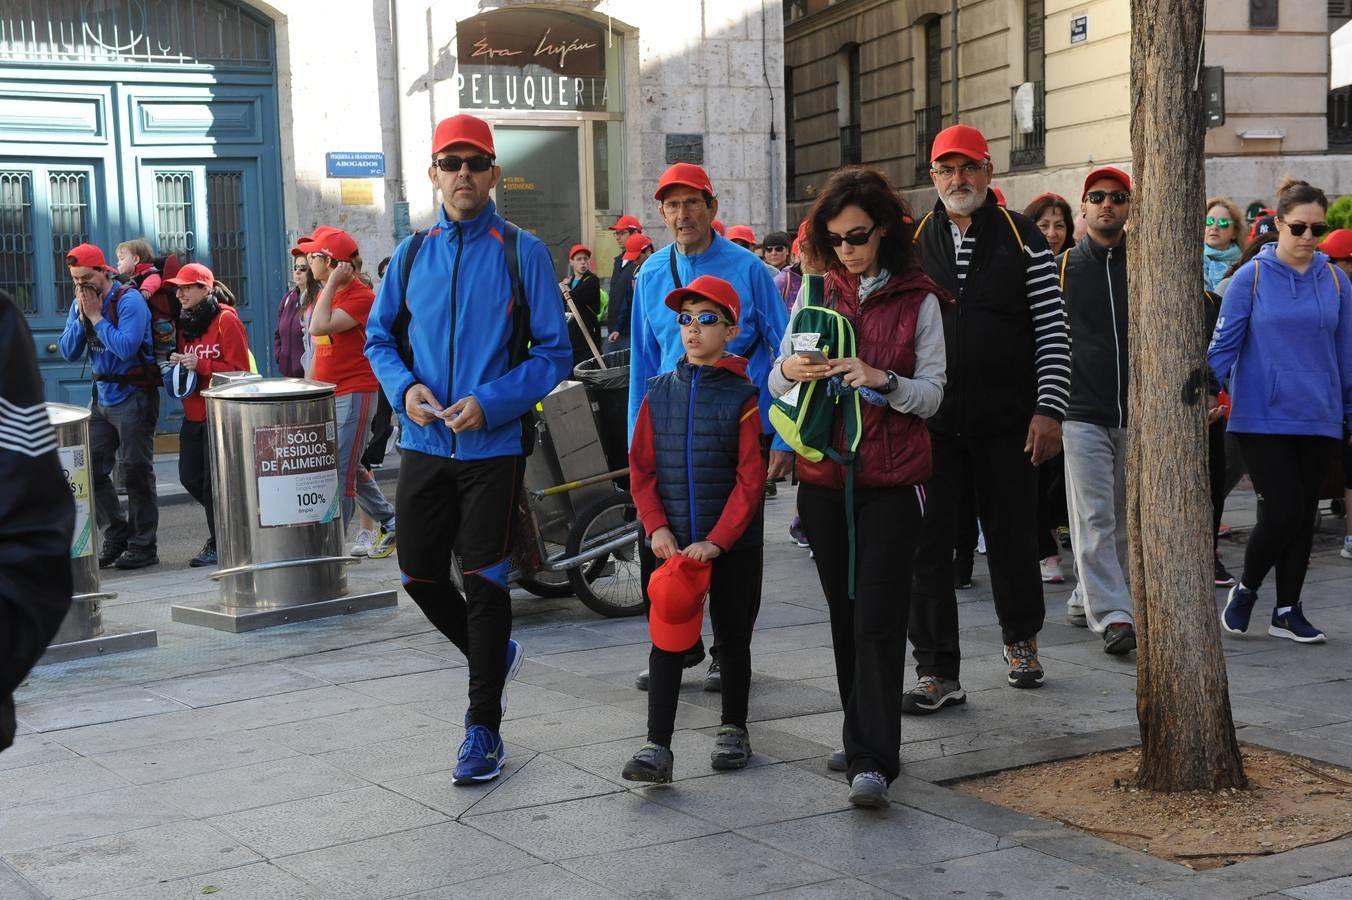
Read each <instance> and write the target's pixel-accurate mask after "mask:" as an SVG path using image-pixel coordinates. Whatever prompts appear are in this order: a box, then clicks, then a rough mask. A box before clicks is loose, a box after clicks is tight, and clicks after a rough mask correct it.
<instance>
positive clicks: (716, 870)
mask: <svg viewBox="0 0 1352 900" xmlns="http://www.w3.org/2000/svg"><path fill="white" fill-rule="evenodd" d="M562 865H563V867H564V868H566V869H568V870H569V871H571V872H576V873H577V874H579V875H581V876H583V877H585V878H587V879H589V880H591V881H595V882H598V883H600V884H603V885H605V886H607V887H610V888H612V889H614V890H615V891H617V892H620V893H624V894H628V895H629V896H632V897H640V898H652V900H657V898H664V900H665V898H685V897H689V898H705V897H745V896H749V895H753V894H761V893H771V892H775V891H780V890H784V889H787V888H792V887H797V886H799V885H804V884H812V883H814V882H820V881H825V880H827V879H830V878H833V877H835V875H836V873H835V872H833V871H831V870H830V869H824V868H822V867H821V866H816V865H813V864H811V863H808V862H804V861H802V860H800V859H795V858H794V857H792V856H789V855H787V854H784V853H780V852H778V851H776V850H772V849H770V848H768V847H765V846H762V845H760V844H756V843H754V842H752V841H749V840H747V839H746V838H744V837H741V836H739V835H736V834H715V835H711V836H709V837H701V838H694V839H693V840H687V841H677V842H676V843H672V844H664V845H662V846H661V847H640V848H638V849H636V850H621V851H617V852H615V853H605V854H599V855H596V856H584V857H582V858H580V859H572V860H568V861H567V862H564V863H562Z"/></svg>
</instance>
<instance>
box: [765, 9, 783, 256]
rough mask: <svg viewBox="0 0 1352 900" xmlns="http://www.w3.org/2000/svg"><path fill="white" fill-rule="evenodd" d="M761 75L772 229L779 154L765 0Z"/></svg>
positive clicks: (771, 226) (768, 213) (769, 224)
mask: <svg viewBox="0 0 1352 900" xmlns="http://www.w3.org/2000/svg"><path fill="white" fill-rule="evenodd" d="M760 13H761V75H762V76H763V77H764V78H765V91H766V93H767V94H769V95H770V142H769V144H767V145H766V151H765V157H766V175H767V178H768V182H767V183H768V185H769V190H768V191H766V194H767V195H768V196H767V197H766V201H765V202H766V210H765V228H766V231H774V230H776V229H777V228H778V226H779V219H778V218H776V215H777V213H778V211H779V203H778V200H779V187H778V185H779V154H778V153H776V152H775V144H776V142H778V141H779V136H778V134H777V133H776V132H775V89H774V88H773V87H772V86H771V85H770V58H769V52H770V51H769V39H768V38H767V37H766V35H765V0H761V4H760Z"/></svg>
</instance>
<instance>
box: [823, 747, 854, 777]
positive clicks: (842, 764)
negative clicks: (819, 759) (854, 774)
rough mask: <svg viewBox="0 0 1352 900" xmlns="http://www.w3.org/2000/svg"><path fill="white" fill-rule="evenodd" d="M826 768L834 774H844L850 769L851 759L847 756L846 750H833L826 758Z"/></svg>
mask: <svg viewBox="0 0 1352 900" xmlns="http://www.w3.org/2000/svg"><path fill="white" fill-rule="evenodd" d="M826 768H828V769H830V770H831V771H832V772H844V771H846V770H847V769H849V768H850V760H849V757H847V756H846V755H845V751H844V750H833V751H831V755H830V756H828V757H826Z"/></svg>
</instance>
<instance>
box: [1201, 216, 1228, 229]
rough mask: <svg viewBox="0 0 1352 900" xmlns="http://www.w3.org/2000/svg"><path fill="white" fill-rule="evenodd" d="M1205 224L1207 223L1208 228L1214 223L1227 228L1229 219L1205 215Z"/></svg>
mask: <svg viewBox="0 0 1352 900" xmlns="http://www.w3.org/2000/svg"><path fill="white" fill-rule="evenodd" d="M1206 225H1207V227H1208V228H1210V227H1211V226H1212V225H1215V226H1216V227H1217V228H1229V227H1230V220H1229V219H1217V218H1216V217H1215V216H1207V217H1206Z"/></svg>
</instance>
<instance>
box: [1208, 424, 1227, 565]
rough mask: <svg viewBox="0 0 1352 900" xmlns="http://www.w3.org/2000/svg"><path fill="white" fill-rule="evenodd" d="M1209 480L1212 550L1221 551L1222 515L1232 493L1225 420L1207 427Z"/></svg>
mask: <svg viewBox="0 0 1352 900" xmlns="http://www.w3.org/2000/svg"><path fill="white" fill-rule="evenodd" d="M1206 449H1207V479H1208V481H1209V482H1210V489H1211V549H1212V551H1213V552H1216V551H1219V547H1218V546H1217V542H1218V541H1219V540H1220V536H1221V535H1220V532H1221V515H1222V514H1223V513H1224V512H1225V496H1226V495H1227V494H1229V493H1230V487H1231V485H1229V484H1228V483H1227V480H1226V465H1225V419H1224V418H1223V417H1222V418H1221V419H1220V420H1218V421H1216V422H1213V423H1212V424H1211V425H1209V426H1208V427H1207V436H1206Z"/></svg>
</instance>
